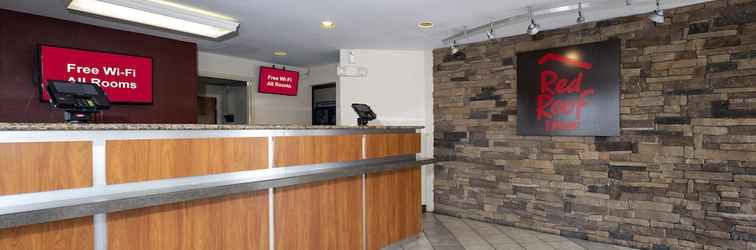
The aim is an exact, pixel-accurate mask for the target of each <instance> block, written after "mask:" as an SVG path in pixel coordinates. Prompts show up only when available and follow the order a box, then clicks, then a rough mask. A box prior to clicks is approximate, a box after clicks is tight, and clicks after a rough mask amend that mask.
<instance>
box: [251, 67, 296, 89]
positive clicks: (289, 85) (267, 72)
mask: <svg viewBox="0 0 756 250" xmlns="http://www.w3.org/2000/svg"><path fill="white" fill-rule="evenodd" d="M298 90H299V72H296V71H291V70H285V69H277V68H273V67H260V81H259V84H258V92H260V93H264V94H276V95H287V96H296V95H297V91H298Z"/></svg>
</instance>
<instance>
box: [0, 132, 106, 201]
mask: <svg viewBox="0 0 756 250" xmlns="http://www.w3.org/2000/svg"><path fill="white" fill-rule="evenodd" d="M90 186H92V143H91V142H33V143H0V195H8V194H20V193H30V192H42V191H51V190H58V189H71V188H83V187H90Z"/></svg>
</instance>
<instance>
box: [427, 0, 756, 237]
mask: <svg viewBox="0 0 756 250" xmlns="http://www.w3.org/2000/svg"><path fill="white" fill-rule="evenodd" d="M754 1H756V0H734V1H733V0H729V1H726V0H715V1H710V2H707V3H702V4H697V5H693V6H687V7H682V8H678V9H671V10H667V11H666V14H667V20H668V23H665V24H664V25H653V24H651V23H649V22H648V21H647V19H646V17H645V15H638V16H631V17H623V18H617V19H612V20H606V21H601V22H598V23H588V24H584V25H578V26H573V27H568V28H564V29H557V30H552V31H547V32H545V33H543V37H542V39H536V40H534V39H531V38H530V37H528V36H525V35H521V36H515V37H508V38H500V39H499V40H498V41H497V42H496V43H489V42H484V43H473V44H468V45H466V47H465V49H463V50H464V51H465V52H466V53H467V57H466V58H456V59H457V60H456V61H453V62H446V61H444V60H443V59H444V57H446V55H447V54H448V49H447V48H441V49H437V50H435V51H434V55H435V63H436V65H434V66H435V67H434V71H435V72H434V73H435V75H436V76H440V77H436V78H435V79H434V86H435V88H436V89H437V92H436V93H435V94H434V116H435V117H436V118H435V121H434V122H435V123H434V125H435V130H436V131H435V133H436V135H437V137H440V138H439V140H436V152H437V153H438V154H442V156H444V157H448V158H449V159H456V160H455V161H449V162H442V163H439V164H437V165H436V168H435V171H436V175H435V176H436V179H435V203H436V209H437V211H439V212H441V213H447V214H454V215H459V216H462V217H468V218H476V219H483V220H486V221H492V222H496V223H497V224H504V225H514V226H517V227H522V228H529V229H534V230H538V231H543V232H548V233H551V234H553V235H555V236H554V237H562V236H558V235H563V236H567V237H572V238H581V239H588V240H591V241H601V242H608V243H613V244H618V245H623V246H627V247H634V248H645V249H727V248H730V249H747V248H748V247H749V246H750V247H751V248H752V249H756V229H753V228H756V227H754V226H753V223H754V222H753V221H752V220H746V219H743V218H754V217H756V209H754V208H753V207H754V205H753V204H756V177H755V176H756V35H754V34H756V2H754ZM610 37H611V38H616V39H621V40H623V42H622V66H621V67H622V70H621V74H622V77H621V78H620V79H622V82H621V86H620V88H621V95H622V98H623V99H622V100H621V102H620V103H621V113H622V128H623V130H622V132H621V134H620V136H617V137H546V136H541V137H525V136H518V135H517V132H516V131H517V119H516V117H517V111H516V103H517V96H516V94H515V93H516V89H517V81H516V70H517V58H516V54H517V53H520V52H523V51H526V50H533V49H545V48H551V47H559V46H567V45H576V44H581V43H587V42H594V41H601V40H605V39H607V38H610ZM452 76H453V77H466V78H468V80H469V79H474V81H469V82H465V83H464V84H461V83H458V82H453V79H451V78H452ZM472 100H478V101H472ZM499 104H502V105H499ZM473 106H474V107H473ZM733 218H736V219H733ZM500 229H501V228H500ZM502 230H503V232H504V233H506V234H507V235H508V236H510V237H511V238H512V239H513V240H514V241H515V242H518V243H520V242H523V243H524V242H531V243H538V241H540V240H542V239H539V238H538V237H531V236H530V235H529V234H528V233H526V232H521V231H518V230H519V229H518V230H515V229H509V228H507V229H502ZM484 235H486V234H484ZM555 239H560V238H555ZM497 243H498V242H497ZM576 244H579V245H581V246H582V247H585V248H589V247H593V246H592V245H591V244H592V243H590V244H589V243H582V242H579V243H576ZM505 245H506V244H505ZM547 246H548V247H554V248H558V247H556V246H553V245H547ZM494 247H496V246H494ZM539 247H540V245H539ZM595 247H598V246H595ZM602 247H604V246H602ZM565 249H567V247H565ZM589 249H593V248H589ZM596 249H600V248H596ZM604 249H619V247H617V248H604Z"/></svg>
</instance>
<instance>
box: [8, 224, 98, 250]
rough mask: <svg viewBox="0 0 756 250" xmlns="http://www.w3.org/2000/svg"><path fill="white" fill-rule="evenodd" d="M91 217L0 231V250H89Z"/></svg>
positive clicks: (90, 246) (91, 245)
mask: <svg viewBox="0 0 756 250" xmlns="http://www.w3.org/2000/svg"><path fill="white" fill-rule="evenodd" d="M93 248H94V241H93V227H92V217H83V218H78V219H71V220H64V221H57V222H51V223H45V224H36V225H29V226H22V227H16V228H9V229H1V230H0V250H50V249H61V250H74V249H75V250H91V249H93Z"/></svg>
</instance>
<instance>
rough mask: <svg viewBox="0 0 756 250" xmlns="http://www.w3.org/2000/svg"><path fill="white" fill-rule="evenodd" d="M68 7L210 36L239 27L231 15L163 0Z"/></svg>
mask: <svg viewBox="0 0 756 250" xmlns="http://www.w3.org/2000/svg"><path fill="white" fill-rule="evenodd" d="M68 9H71V10H75V11H81V12H87V13H91V14H95V15H100V16H106V17H111V18H116V19H121V20H126V21H130V22H135V23H141V24H145V25H150V26H155V27H160V28H165V29H170V30H176V31H181V32H185V33H190V34H195V35H200V36H204V37H210V38H219V37H222V36H225V35H227V34H229V33H233V32H236V30H237V29H238V28H239V23H238V22H237V21H235V20H233V19H232V18H229V17H226V16H223V15H220V14H216V13H212V12H209V11H205V10H200V9H196V8H192V7H189V6H184V5H180V4H176V3H172V2H167V1H163V0H151V1H143V0H72V1H71V3H69V4H68Z"/></svg>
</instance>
